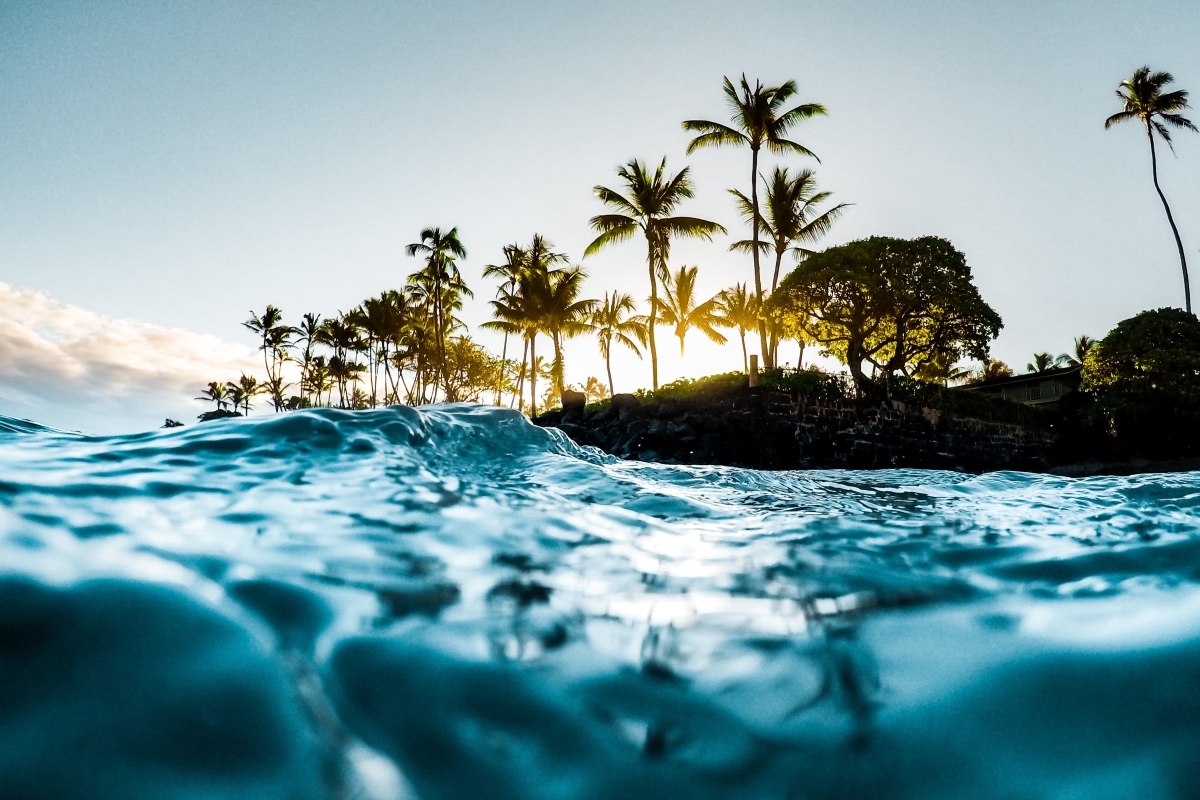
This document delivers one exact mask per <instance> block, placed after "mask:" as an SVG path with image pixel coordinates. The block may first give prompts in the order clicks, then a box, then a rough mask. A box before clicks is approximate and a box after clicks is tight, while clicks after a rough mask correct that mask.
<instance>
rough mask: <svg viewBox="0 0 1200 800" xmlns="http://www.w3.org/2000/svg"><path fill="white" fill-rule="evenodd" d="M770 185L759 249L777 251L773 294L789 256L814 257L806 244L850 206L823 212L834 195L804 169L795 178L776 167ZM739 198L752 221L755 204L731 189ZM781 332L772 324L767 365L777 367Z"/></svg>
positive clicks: (741, 245)
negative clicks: (764, 235)
mask: <svg viewBox="0 0 1200 800" xmlns="http://www.w3.org/2000/svg"><path fill="white" fill-rule="evenodd" d="M764 180H765V181H766V185H767V203H766V206H767V209H766V214H765V218H764V219H762V220H760V221H759V224H760V225H761V226H762V228H763V231H764V232H765V233H766V234H767V239H768V240H769V241H766V242H759V245H758V246H759V249H760V250H762V251H765V250H766V249H767V248H768V247H770V248H771V250H773V251H774V255H775V273H774V275H773V276H772V278H771V290H770V291H771V293H773V292H774V291H775V289H777V288H778V287H779V272H780V269H781V267H782V265H783V256H784V254H785V253H791V254H792V256H793V257H794V258H795V260H796V261H797V262H799V261H802V260H803V259H805V258H807V257H808V256H810V255H812V252H813V251H812V250H809V249H808V248H806V247H804V245H812V244H816V242H818V241H819V240H820V239H821V238H822V237H823V236H824V235H825V234H827V233H828V232H829V229H830V228H831V227H833V223H834V222H835V221H837V218H838V217H840V216H841V214H842V212H843V211H844V210H845V209H846V208H847V207H848V206H849V205H850V204H849V203H839V204H838V205H836V206H834V207H833V208H830V209H827V210H825V211H820V210H819V208H818V206H820V205H821V204H822V203H824V202H825V201H826V200H828V199H829V198H830V197H831V196H832V193H831V192H821V191H818V190H817V182H816V179H815V178H814V176H813V171H812V170H811V169H802V170H800V171H799V172H797V173H796V174H795V175H792V174H790V173H789V172H788V170H787V168H786V167H776V168H775V171H774V172H773V173H771V177H770V179H764ZM729 191H730V193H731V194H732V195H733V196H734V197H736V198H737V204H738V206H739V208H740V210H741V212H742V216H744V217H745V218H746V219H751V218H752V217H753V216H754V202H753V200H751V199H750V198H748V197H746V195H744V194H742V193H741V192H739V191H738V190H737V189H730V190H729ZM753 247H754V242H753V240H750V239H743V240H741V241H739V242H734V243H733V244H732V245H730V246H729V249H730V250H739V251H741V252H749V251H751V250H752V249H753ZM779 339H780V331H779V326H778V325H770V326H769V331H768V348H767V353H766V355H765V359H766V365H767V366H768V367H774V366H775V365H776V362H777V361H778V360H779V358H778V354H779Z"/></svg>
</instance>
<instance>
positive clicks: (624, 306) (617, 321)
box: [589, 292, 647, 394]
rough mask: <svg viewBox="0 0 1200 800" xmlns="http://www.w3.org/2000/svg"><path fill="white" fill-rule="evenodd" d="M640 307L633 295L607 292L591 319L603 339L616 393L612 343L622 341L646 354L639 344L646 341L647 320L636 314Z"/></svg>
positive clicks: (610, 386)
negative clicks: (634, 303)
mask: <svg viewBox="0 0 1200 800" xmlns="http://www.w3.org/2000/svg"><path fill="white" fill-rule="evenodd" d="M634 311H636V308H635V307H634V305H633V298H632V297H630V296H629V295H627V294H624V293H621V292H613V293H612V294H611V295H610V294H609V293H608V292H605V293H604V300H603V301H602V302H601V303H600V305H599V307H597V308H596V309H595V310H594V311H592V315H591V318H590V319H589V322H590V323H591V326H592V332H593V333H595V334H596V338H597V339H598V340H599V342H600V355H601V357H602V358H603V359H604V369H605V371H607V372H608V389H609V392H610V393H611V394H616V393H617V389H616V386H615V385H614V384H613V376H612V345H613V342H616V343H617V344H622V345H624V346H626V347H628V348H629V349H630V350H632V351H633V352H634V353H636V354H637V357H638V358H641V357H642V351H641V350H639V349H638V343H639V342H640V343H641V344H643V345H644V344H646V336H647V332H646V323H645V322H644V321H643V319H644V318H642V317H636V316H632V315H633V313H634ZM634 340H636V341H634Z"/></svg>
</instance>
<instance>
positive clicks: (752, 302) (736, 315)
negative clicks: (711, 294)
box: [717, 283, 758, 373]
mask: <svg viewBox="0 0 1200 800" xmlns="http://www.w3.org/2000/svg"><path fill="white" fill-rule="evenodd" d="M717 311H718V313H719V314H720V319H721V325H722V326H723V327H726V328H736V329H737V332H738V336H739V337H740V338H741V340H742V370H743V371H744V372H746V373H749V372H750V359H749V356H747V355H746V331H748V330H751V329H752V328H754V327H755V326H757V325H758V298H757V297H755V296H754V293H753V292H749V291H747V290H746V284H744V283H737V284H734V285H733V286H732V287H730V288H728V289H726V290H725V291H723V292H721V293H720V294H719V295H717Z"/></svg>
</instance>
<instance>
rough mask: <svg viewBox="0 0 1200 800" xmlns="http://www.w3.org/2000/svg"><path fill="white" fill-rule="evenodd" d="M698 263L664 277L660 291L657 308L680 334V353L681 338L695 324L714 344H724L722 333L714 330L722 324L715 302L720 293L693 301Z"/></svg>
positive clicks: (698, 269)
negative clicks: (695, 265)
mask: <svg viewBox="0 0 1200 800" xmlns="http://www.w3.org/2000/svg"><path fill="white" fill-rule="evenodd" d="M699 271H700V268H699V267H680V268H679V270H678V271H677V272H676V273H675V274H674V275H667V277H666V280H664V281H663V295H662V297H661V298H659V301H658V308H659V311H661V312H662V321H663V324H665V325H670V326H672V327H673V328H674V329H675V331H674V332H675V336H677V337H678V338H679V356H680V358H682V357H683V340H684V337H685V336H687V334H688V331H690V330H692V329H693V328H695V329H696V330H698V331H700V332H701V333H703V334H704V335H705V336H707V337H708V338H709V339H711V340H712V341H714V342H716V343H717V344H725V342H726V339H725V336H724V335H723V334H722V333H721V332H720V331H718V330H717V328H718V327H719V326H721V325H722V324H723V321H722V319H721V315H720V307H719V305H718V301H719V297H720V295H718V296H717V297H710V298H709V299H708V300H705V301H704V302H703V303H697V302H696V275H697V274H698V273H699Z"/></svg>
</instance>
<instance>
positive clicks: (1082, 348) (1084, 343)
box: [1056, 334, 1096, 367]
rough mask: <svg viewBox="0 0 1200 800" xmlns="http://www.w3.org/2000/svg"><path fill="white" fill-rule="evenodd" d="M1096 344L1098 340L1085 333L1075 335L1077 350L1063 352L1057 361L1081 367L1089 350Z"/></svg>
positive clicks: (1069, 365)
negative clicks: (1072, 352)
mask: <svg viewBox="0 0 1200 800" xmlns="http://www.w3.org/2000/svg"><path fill="white" fill-rule="evenodd" d="M1095 346H1096V340H1095V339H1093V338H1092V337H1090V336H1088V335H1087V334H1084V335H1083V336H1077V337H1075V352H1074V354H1071V353H1063V354H1062V355H1061V356H1059V357H1058V358H1057V359H1056V361H1058V363H1059V364H1065V365H1067V366H1068V367H1079V366H1082V365H1083V359H1084V358H1086V357H1087V354H1088V351H1090V350H1091V349H1092V348H1093V347H1095Z"/></svg>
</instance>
